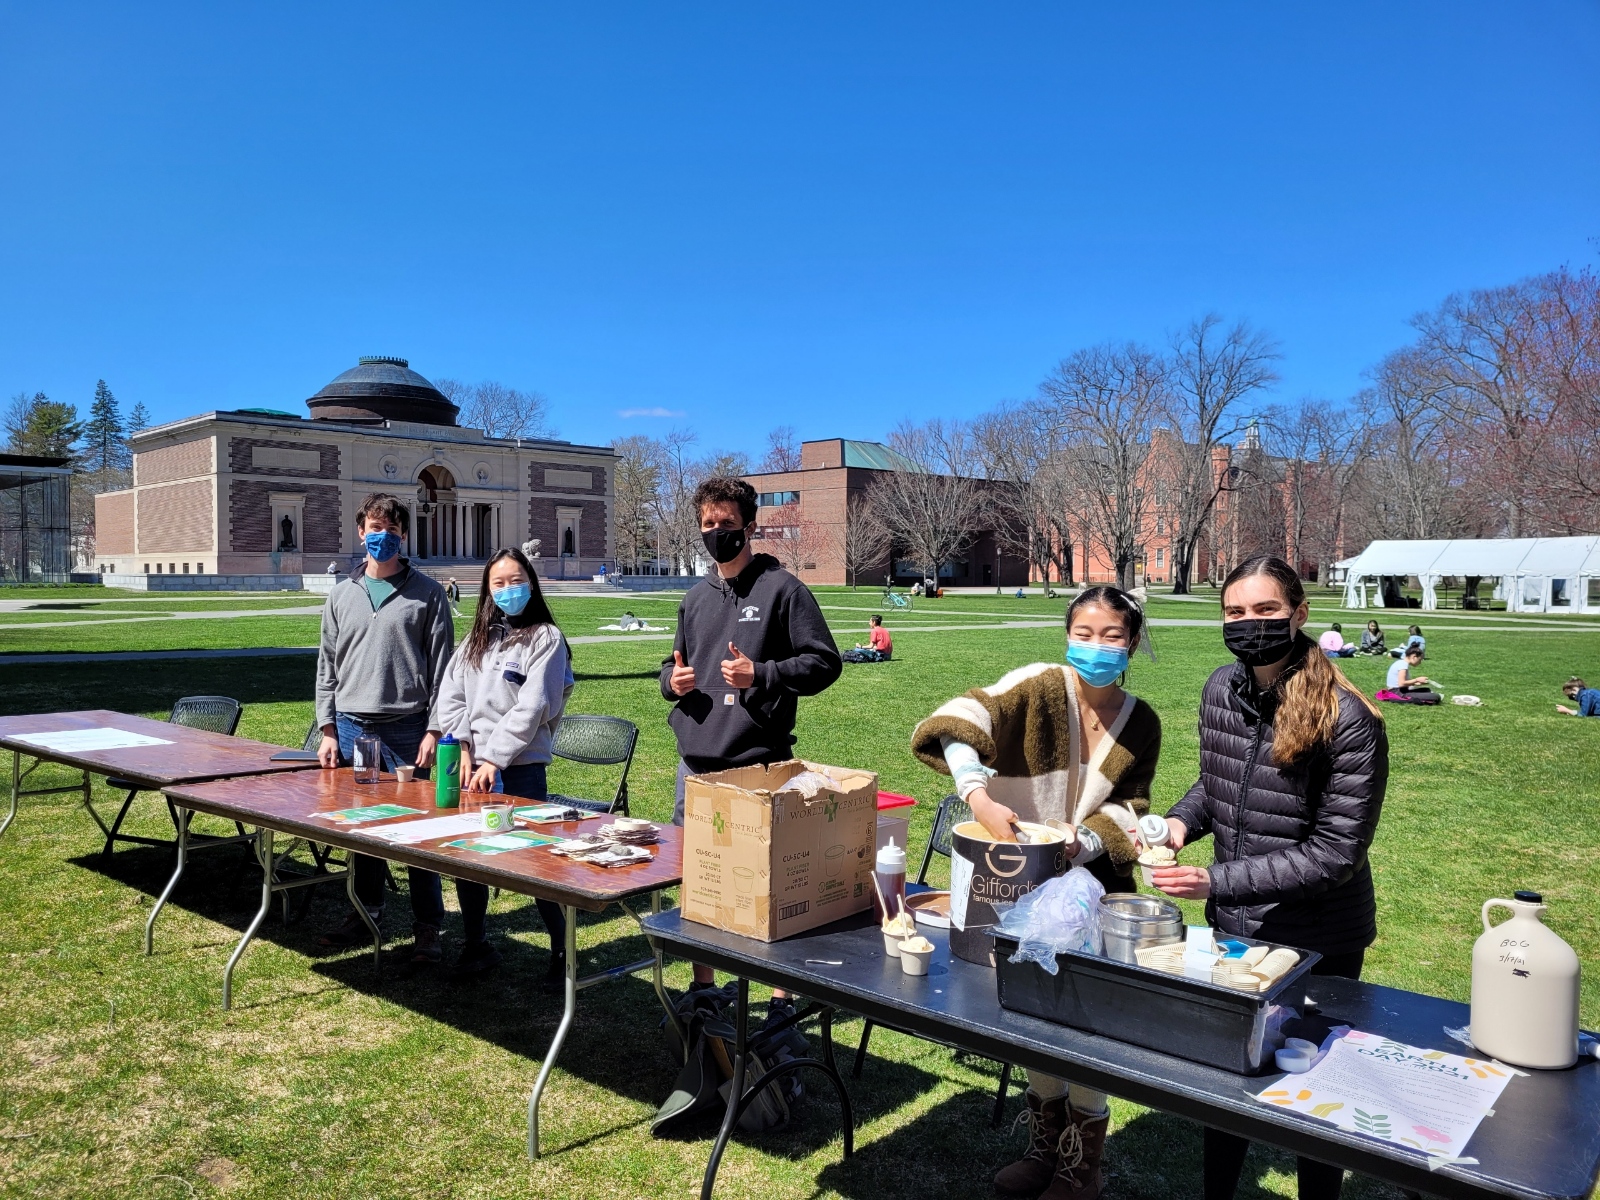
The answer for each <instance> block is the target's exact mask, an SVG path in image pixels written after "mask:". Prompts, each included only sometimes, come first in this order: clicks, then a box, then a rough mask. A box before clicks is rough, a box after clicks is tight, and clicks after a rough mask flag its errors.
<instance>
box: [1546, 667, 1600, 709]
mask: <svg viewBox="0 0 1600 1200" xmlns="http://www.w3.org/2000/svg"><path fill="white" fill-rule="evenodd" d="M1561 690H1562V691H1563V692H1565V693H1566V696H1567V699H1568V700H1570V701H1572V702H1573V703H1574V704H1576V705H1577V706H1578V707H1577V708H1568V707H1567V706H1566V705H1565V704H1558V705H1556V711H1557V712H1558V713H1561V714H1563V715H1565V716H1568V717H1600V688H1592V687H1590V686H1589V685H1588V684H1586V683H1584V682H1583V680H1581V679H1579V678H1578V677H1577V676H1576V675H1574V676H1573V677H1572V678H1571V679H1569V680H1567V681H1566V683H1564V684H1562V685H1561Z"/></svg>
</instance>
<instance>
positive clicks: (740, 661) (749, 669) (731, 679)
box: [722, 642, 756, 688]
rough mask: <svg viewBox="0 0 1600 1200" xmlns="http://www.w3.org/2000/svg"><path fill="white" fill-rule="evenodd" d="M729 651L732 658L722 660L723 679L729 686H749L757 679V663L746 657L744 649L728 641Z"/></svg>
mask: <svg viewBox="0 0 1600 1200" xmlns="http://www.w3.org/2000/svg"><path fill="white" fill-rule="evenodd" d="M728 653H729V654H731V655H733V657H732V658H725V659H723V660H722V679H723V682H725V683H726V684H727V685H728V686H729V687H736V688H747V687H750V686H752V685H753V684H754V683H755V681H756V665H755V663H753V662H751V661H750V660H749V659H748V658H746V657H745V653H744V651H743V650H741V649H739V647H737V646H735V645H734V644H733V643H732V642H729V643H728Z"/></svg>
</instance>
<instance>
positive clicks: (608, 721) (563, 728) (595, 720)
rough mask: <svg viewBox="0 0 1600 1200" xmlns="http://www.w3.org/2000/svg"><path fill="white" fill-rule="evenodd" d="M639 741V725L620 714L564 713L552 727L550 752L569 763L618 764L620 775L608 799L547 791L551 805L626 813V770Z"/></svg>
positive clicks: (602, 765)
mask: <svg viewBox="0 0 1600 1200" xmlns="http://www.w3.org/2000/svg"><path fill="white" fill-rule="evenodd" d="M638 744H639V727H638V726H637V725H635V724H634V723H633V722H632V721H624V720H623V719H622V718H621V717H599V716H589V715H584V714H580V715H576V716H566V717H562V718H561V724H560V726H559V727H558V728H557V729H556V740H555V745H554V746H552V747H551V752H552V753H553V754H554V755H555V756H556V757H557V758H564V759H567V760H568V761H569V762H578V763H584V764H586V765H588V766H591V767H614V766H616V765H617V764H618V763H621V764H622V778H621V779H620V780H618V781H617V791H616V794H615V795H614V796H612V797H611V800H610V801H609V802H607V801H604V800H582V799H579V798H577V797H574V796H566V795H559V794H557V793H554V792H552V793H551V794H550V803H551V804H568V805H571V806H572V807H573V808H583V809H588V810H589V811H590V812H603V813H621V814H622V815H623V816H625V817H626V816H628V815H629V813H628V770H629V768H631V767H632V766H633V751H634V747H636V746H637V745H638Z"/></svg>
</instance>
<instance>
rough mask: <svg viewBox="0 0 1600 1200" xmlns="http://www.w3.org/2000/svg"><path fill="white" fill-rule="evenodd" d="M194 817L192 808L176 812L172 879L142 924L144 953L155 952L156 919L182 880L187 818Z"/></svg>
mask: <svg viewBox="0 0 1600 1200" xmlns="http://www.w3.org/2000/svg"><path fill="white" fill-rule="evenodd" d="M192 816H194V810H193V809H192V808H180V809H179V810H178V855H177V858H176V860H175V861H174V862H173V864H172V878H171V879H169V880H167V886H166V887H164V888H162V889H161V895H160V896H159V897H157V898H156V904H155V907H154V908H152V909H151V910H150V917H149V919H148V920H147V921H145V923H144V952H145V954H146V955H147V956H148V955H151V954H154V953H155V952H156V950H155V938H156V918H157V917H159V916H160V915H161V910H162V909H163V908H165V907H166V906H167V900H168V898H169V897H170V896H171V895H172V891H173V889H174V888H176V887H177V886H178V880H180V879H181V878H183V868H184V866H185V865H187V863H188V861H189V818H190V817H192Z"/></svg>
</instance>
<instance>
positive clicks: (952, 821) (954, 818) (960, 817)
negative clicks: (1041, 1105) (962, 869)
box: [850, 796, 1011, 1126]
mask: <svg viewBox="0 0 1600 1200" xmlns="http://www.w3.org/2000/svg"><path fill="white" fill-rule="evenodd" d="M970 820H972V809H971V808H970V807H968V805H967V802H966V801H965V800H963V799H962V798H961V797H960V796H946V797H945V798H944V799H943V800H941V801H939V811H938V812H937V813H935V814H934V818H933V832H932V833H930V834H929V835H928V848H927V849H926V850H924V851H923V852H922V869H921V870H919V871H918V872H917V882H918V883H926V882H928V867H929V865H930V864H931V863H932V862H933V856H934V854H936V853H938V854H942V855H944V856H945V857H946V858H949V857H950V831H951V830H953V829H954V828H955V827H956V826H957V825H960V824H961V823H962V822H963V821H970ZM873 1024H874V1022H873V1021H871V1020H868V1021H866V1022H865V1023H864V1024H863V1025H862V1027H861V1042H860V1044H859V1045H858V1046H857V1047H856V1061H855V1065H854V1066H852V1067H851V1068H850V1078H852V1079H860V1078H861V1068H862V1066H863V1065H864V1064H865V1063H866V1061H867V1042H868V1041H869V1040H870V1039H871V1037H872V1027H873ZM898 1032H901V1033H904V1032H905V1030H900V1031H898ZM913 1036H915V1035H913ZM1000 1066H1001V1071H1000V1086H999V1087H998V1088H997V1089H995V1094H994V1115H993V1116H992V1117H991V1118H990V1122H989V1123H990V1124H991V1125H996V1126H998V1125H999V1124H1000V1120H1001V1118H1002V1117H1004V1116H1005V1111H1006V1094H1007V1093H1008V1092H1009V1091H1010V1090H1011V1064H1010V1063H1001V1064H1000Z"/></svg>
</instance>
